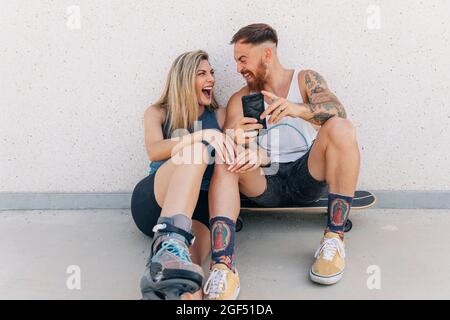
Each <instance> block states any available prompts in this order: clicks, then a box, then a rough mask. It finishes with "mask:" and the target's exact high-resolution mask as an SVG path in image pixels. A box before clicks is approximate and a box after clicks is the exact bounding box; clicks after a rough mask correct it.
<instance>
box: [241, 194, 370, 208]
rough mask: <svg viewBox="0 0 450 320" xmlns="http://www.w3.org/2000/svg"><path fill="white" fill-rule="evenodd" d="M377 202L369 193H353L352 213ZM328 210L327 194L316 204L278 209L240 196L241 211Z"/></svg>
mask: <svg viewBox="0 0 450 320" xmlns="http://www.w3.org/2000/svg"><path fill="white" fill-rule="evenodd" d="M376 201H377V198H376V197H375V195H374V194H373V193H371V192H369V191H363V190H358V191H355V196H354V197H353V202H352V209H351V210H352V211H353V210H361V209H367V208H370V207H372V206H373V205H374V204H375V203H376ZM327 209H328V193H325V194H323V195H322V196H321V197H320V198H319V199H318V200H317V201H316V202H313V203H311V204H306V205H302V204H299V205H287V206H280V207H261V206H259V205H257V204H255V203H253V202H252V201H250V200H249V199H247V198H246V197H245V196H241V210H245V211H258V212H261V211H278V212H280V211H281V212H311V213H326V212H327Z"/></svg>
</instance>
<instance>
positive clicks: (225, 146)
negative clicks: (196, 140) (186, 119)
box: [201, 129, 236, 164]
mask: <svg viewBox="0 0 450 320" xmlns="http://www.w3.org/2000/svg"><path fill="white" fill-rule="evenodd" d="M201 140H204V141H206V142H208V143H209V144H210V145H212V146H213V147H214V150H215V151H216V157H219V159H221V160H222V161H223V162H224V163H226V164H233V163H234V160H235V157H236V144H235V143H234V141H233V138H231V137H230V136H228V135H226V134H224V133H222V132H220V131H219V130H215V129H205V130H202V131H201Z"/></svg>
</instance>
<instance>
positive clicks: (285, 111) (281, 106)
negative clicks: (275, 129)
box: [261, 90, 302, 124]
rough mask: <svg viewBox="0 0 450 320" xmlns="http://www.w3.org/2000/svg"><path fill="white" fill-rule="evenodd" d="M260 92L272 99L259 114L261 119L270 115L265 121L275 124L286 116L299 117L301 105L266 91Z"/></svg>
mask: <svg viewBox="0 0 450 320" xmlns="http://www.w3.org/2000/svg"><path fill="white" fill-rule="evenodd" d="M261 93H262V94H263V95H264V96H265V97H267V98H269V99H270V100H271V101H272V103H271V104H270V105H269V106H268V107H267V109H266V110H265V111H264V112H263V113H262V114H261V119H264V118H265V117H267V116H270V119H269V120H268V121H267V123H269V124H276V123H278V122H279V121H280V120H281V119H283V118H284V117H286V116H288V117H295V118H297V117H301V115H302V106H301V105H299V104H296V103H293V102H290V101H288V100H286V99H285V98H280V97H278V96H276V95H275V94H273V93H271V92H268V91H264V90H263V91H261Z"/></svg>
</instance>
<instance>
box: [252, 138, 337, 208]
mask: <svg viewBox="0 0 450 320" xmlns="http://www.w3.org/2000/svg"><path fill="white" fill-rule="evenodd" d="M313 144H314V142H313ZM311 148H312V145H311ZM311 148H309V150H308V152H306V153H305V154H304V155H303V156H302V157H301V158H299V159H298V160H296V161H293V162H287V163H279V164H277V165H279V168H278V171H277V173H276V174H271V175H266V179H267V187H266V190H265V191H264V192H263V193H262V194H261V195H259V196H257V197H249V198H248V199H250V200H251V201H253V202H255V203H256V204H258V205H260V206H262V207H278V206H284V205H297V204H298V205H302V204H309V203H312V202H315V201H316V200H317V199H319V198H320V196H321V195H322V194H323V193H324V192H325V191H326V190H327V188H328V185H327V183H326V182H325V181H317V180H316V179H314V178H313V177H312V176H311V174H310V173H309V170H308V157H309V153H310V151H311ZM269 169H270V170H273V164H272V168H264V171H265V172H267V170H269Z"/></svg>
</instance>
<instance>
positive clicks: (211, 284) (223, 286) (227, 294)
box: [203, 263, 240, 300]
mask: <svg viewBox="0 0 450 320" xmlns="http://www.w3.org/2000/svg"><path fill="white" fill-rule="evenodd" d="M239 290H240V286H239V274H238V272H237V270H236V273H234V272H233V271H231V270H230V269H228V267H227V266H226V265H224V264H223V263H216V264H214V265H213V266H212V267H211V273H210V275H209V278H208V280H207V281H206V283H205V286H204V289H203V292H204V294H205V295H204V297H203V298H204V299H205V300H236V299H237V297H238V295H239Z"/></svg>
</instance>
